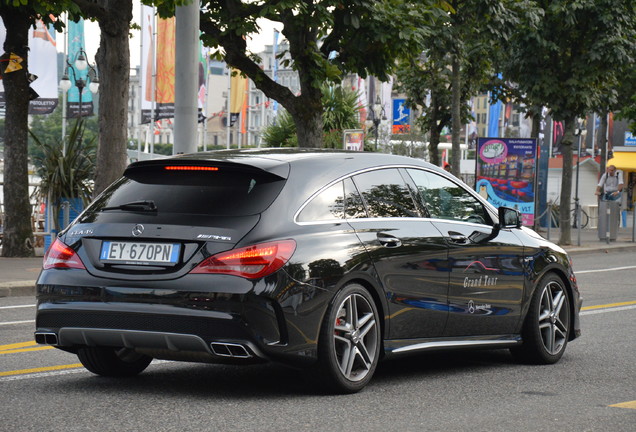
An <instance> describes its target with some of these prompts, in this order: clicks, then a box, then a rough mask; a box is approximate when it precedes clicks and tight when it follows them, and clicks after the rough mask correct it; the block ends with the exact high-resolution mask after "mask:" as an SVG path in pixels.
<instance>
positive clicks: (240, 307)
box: [35, 149, 581, 393]
mask: <svg viewBox="0 0 636 432" xmlns="http://www.w3.org/2000/svg"><path fill="white" fill-rule="evenodd" d="M37 297H38V305H37V320H36V331H35V339H36V341H37V342H38V343H41V344H49V345H53V346H55V347H56V348H59V349H61V350H65V351H68V352H72V353H76V354H77V355H78V357H79V359H80V361H81V362H82V364H83V365H84V366H85V367H86V368H87V369H88V370H89V371H91V372H93V373H95V374H98V375H105V376H130V375H136V374H138V373H140V372H142V371H143V370H144V369H145V368H146V367H147V366H148V365H149V363H150V362H151V360H152V359H153V358H158V359H172V360H184V361H198V362H210V363H237V364H247V363H253V362H263V361H276V362H282V363H285V364H289V365H295V366H301V367H302V366H304V367H308V368H309V369H310V370H311V374H312V376H316V377H319V381H320V383H321V384H324V385H326V386H328V387H329V388H330V389H332V390H334V391H337V392H345V393H346V392H356V391H358V390H360V389H362V388H363V387H364V386H365V385H366V384H367V383H368V382H369V381H370V379H371V377H372V375H373V373H374V371H375V369H376V366H377V364H378V361H380V360H381V359H382V358H385V357H391V356H398V355H403V354H408V353H415V352H422V351H428V350H438V349H456V348H482V349H483V348H495V349H502V348H505V349H510V351H511V352H512V354H513V355H514V357H516V358H518V359H521V360H523V361H529V362H533V363H541V364H549V363H555V362H557V361H558V360H559V359H560V358H561V356H562V355H563V353H564V351H565V348H566V345H567V343H568V341H571V340H572V339H574V338H576V337H577V336H579V335H580V327H579V310H580V307H581V298H580V295H579V291H578V288H577V284H576V278H575V276H574V273H573V271H572V267H571V262H570V260H569V258H568V256H567V254H566V252H565V251H564V250H562V249H561V248H559V247H558V246H556V245H554V244H552V243H550V242H548V241H547V240H545V239H543V238H542V237H541V236H539V235H538V234H536V233H535V232H534V231H532V230H530V229H528V228H525V227H522V226H521V224H520V215H519V213H518V212H517V211H516V210H514V209H509V208H499V209H495V208H494V207H493V206H491V205H490V204H489V203H487V202H486V201H484V200H483V198H481V197H480V196H479V195H478V194H476V193H475V192H474V191H473V190H471V189H470V188H469V187H467V186H466V185H465V184H464V183H462V182H461V181H460V180H458V179H457V178H455V177H454V176H452V175H451V174H449V173H447V172H445V171H444V170H442V169H440V168H438V167H435V166H433V165H430V164H428V163H426V162H423V161H420V160H416V159H411V158H407V157H402V156H392V155H386V154H374V153H361V152H344V151H333V150H323V151H320V150H290V149H286V150H284V149H268V150H238V151H218V152H209V153H199V154H194V155H185V156H178V157H173V158H166V159H161V160H151V161H144V162H136V163H133V164H131V165H130V166H129V167H128V168H127V169H126V171H125V173H124V175H123V177H122V178H121V179H120V180H119V181H117V182H115V183H114V184H113V185H112V186H110V187H109V188H108V189H107V190H106V191H104V192H103V193H102V194H101V195H100V196H99V197H97V198H96V199H95V200H94V201H93V202H92V203H91V204H90V205H89V206H88V207H87V208H86V210H85V211H84V212H83V213H82V214H81V215H80V216H79V217H78V218H77V219H76V220H75V221H74V222H73V223H72V224H71V225H70V226H69V227H68V228H67V229H65V230H64V231H63V232H61V233H60V234H59V236H58V238H57V240H56V241H55V242H54V244H53V245H52V246H51V247H50V249H49V250H48V252H47V253H46V256H45V258H44V266H43V270H42V272H41V274H40V276H39V279H38V281H37Z"/></svg>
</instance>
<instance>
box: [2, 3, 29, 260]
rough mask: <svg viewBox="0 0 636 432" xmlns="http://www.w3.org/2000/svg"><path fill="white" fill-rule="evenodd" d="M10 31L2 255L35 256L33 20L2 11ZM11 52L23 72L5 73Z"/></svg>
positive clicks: (5, 78)
mask: <svg viewBox="0 0 636 432" xmlns="http://www.w3.org/2000/svg"><path fill="white" fill-rule="evenodd" d="M0 12H1V14H2V19H3V21H4V25H5V28H6V30H7V35H6V40H5V42H4V55H3V56H2V60H4V61H3V62H2V63H1V65H2V66H0V67H2V71H3V73H2V77H3V82H4V91H5V100H6V108H5V109H6V114H5V116H6V117H5V119H6V120H5V130H4V158H5V161H4V185H3V192H4V209H5V217H4V227H3V228H4V234H3V240H2V256H5V257H28V256H33V255H34V251H33V244H32V243H33V242H32V239H33V227H32V226H31V203H30V202H29V177H28V145H27V142H28V141H27V139H28V113H29V100H30V94H29V81H28V79H27V74H28V48H27V47H28V34H29V26H30V23H31V20H30V19H29V17H28V16H25V15H23V14H21V13H20V11H19V10H18V8H13V7H11V6H8V7H4V8H2V10H1V11H0ZM11 53H14V54H17V55H18V56H20V57H21V58H22V59H23V61H22V63H21V64H20V66H22V69H19V70H16V71H15V72H10V73H6V72H4V69H5V68H6V67H7V65H8V63H7V62H6V60H7V59H8V57H9V55H10V54H11Z"/></svg>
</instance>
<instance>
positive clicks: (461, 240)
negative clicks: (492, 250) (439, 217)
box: [448, 231, 468, 244]
mask: <svg viewBox="0 0 636 432" xmlns="http://www.w3.org/2000/svg"><path fill="white" fill-rule="evenodd" d="M448 239H449V240H450V241H451V242H453V243H457V244H466V243H468V237H466V236H465V235H464V234H462V233H458V232H455V231H449V232H448Z"/></svg>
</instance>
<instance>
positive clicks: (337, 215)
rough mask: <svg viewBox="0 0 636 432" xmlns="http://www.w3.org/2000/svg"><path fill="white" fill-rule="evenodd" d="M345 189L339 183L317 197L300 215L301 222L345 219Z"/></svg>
mask: <svg viewBox="0 0 636 432" xmlns="http://www.w3.org/2000/svg"><path fill="white" fill-rule="evenodd" d="M344 196H345V195H344V189H343V185H342V182H337V183H335V184H333V185H331V186H329V187H328V188H327V189H325V190H323V191H322V192H320V194H318V195H317V196H315V197H314V198H313V199H312V200H311V202H309V204H307V206H306V207H305V208H304V209H303V211H302V212H300V214H299V215H298V221H299V222H319V221H329V220H334V219H342V218H344V207H345V199H344Z"/></svg>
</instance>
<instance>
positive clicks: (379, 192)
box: [353, 169, 419, 218]
mask: <svg viewBox="0 0 636 432" xmlns="http://www.w3.org/2000/svg"><path fill="white" fill-rule="evenodd" d="M353 181H354V183H355V185H356V186H357V188H358V190H359V191H360V195H362V199H363V200H364V203H365V205H366V208H367V212H368V214H369V217H372V218H373V217H418V216H419V213H418V211H417V209H416V207H415V203H414V202H413V198H412V197H411V193H410V192H409V189H408V187H407V186H406V183H405V182H404V179H403V178H402V176H401V175H400V173H399V172H398V170H397V169H382V170H376V171H369V172H366V173H363V174H358V175H357V176H354V177H353Z"/></svg>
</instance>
